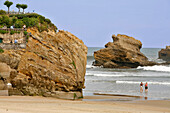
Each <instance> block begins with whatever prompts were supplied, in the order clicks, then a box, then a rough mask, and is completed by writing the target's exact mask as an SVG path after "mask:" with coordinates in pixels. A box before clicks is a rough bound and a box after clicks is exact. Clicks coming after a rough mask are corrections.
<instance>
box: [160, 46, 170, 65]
mask: <svg viewBox="0 0 170 113" xmlns="http://www.w3.org/2000/svg"><path fill="white" fill-rule="evenodd" d="M159 59H163V60H164V61H167V62H168V63H170V46H166V49H162V50H161V51H159Z"/></svg>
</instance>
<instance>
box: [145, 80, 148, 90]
mask: <svg viewBox="0 0 170 113" xmlns="http://www.w3.org/2000/svg"><path fill="white" fill-rule="evenodd" d="M145 92H146V93H147V92H148V83H147V82H146V84H145Z"/></svg>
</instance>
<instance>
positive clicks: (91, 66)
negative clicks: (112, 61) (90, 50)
mask: <svg viewBox="0 0 170 113" xmlns="http://www.w3.org/2000/svg"><path fill="white" fill-rule="evenodd" d="M86 68H101V66H93V65H86Z"/></svg>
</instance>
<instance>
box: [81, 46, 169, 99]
mask: <svg viewBox="0 0 170 113" xmlns="http://www.w3.org/2000/svg"><path fill="white" fill-rule="evenodd" d="M100 49H102V48H101V47H89V48H88V54H87V66H86V75H85V87H86V88H85V89H84V90H83V95H84V96H92V95H94V93H100V94H114V95H131V96H142V97H147V99H148V100H169V99H170V65H155V66H144V67H141V66H139V67H137V68H132V69H113V68H102V67H96V66H93V65H92V63H93V62H94V57H93V53H94V51H97V50H100ZM160 50H161V48H142V49H141V52H142V53H143V54H144V55H145V56H146V57H147V58H148V59H149V60H150V61H155V62H159V63H161V62H164V61H163V60H161V59H158V52H159V51H160ZM141 82H143V83H144V84H145V83H146V82H148V92H147V93H145V91H143V92H142V93H141V92H140V83H141Z"/></svg>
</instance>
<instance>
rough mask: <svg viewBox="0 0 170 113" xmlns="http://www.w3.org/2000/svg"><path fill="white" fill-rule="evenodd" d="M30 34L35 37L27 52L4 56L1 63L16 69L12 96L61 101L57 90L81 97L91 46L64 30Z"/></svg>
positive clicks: (13, 76)
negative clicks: (40, 96)
mask: <svg viewBox="0 0 170 113" xmlns="http://www.w3.org/2000/svg"><path fill="white" fill-rule="evenodd" d="M27 31H28V32H29V33H31V36H30V37H29V39H28V42H27V45H26V49H23V50H5V52H4V53H1V54H0V62H3V63H6V64H7V65H9V66H10V67H11V69H12V71H11V73H10V80H11V83H12V87H13V89H10V92H11V94H20V95H44V96H47V95H48V96H53V97H58V98H60V97H59V96H57V95H55V94H56V93H55V92H56V91H64V92H71V94H72V96H75V95H80V94H77V93H76V92H79V93H81V94H82V89H83V88H84V82H85V72H86V61H87V57H86V56H87V47H86V46H85V45H84V43H83V42H82V40H80V39H78V38H77V37H76V36H74V35H73V34H71V33H69V32H67V31H63V30H60V31H59V32H57V33H56V32H55V31H52V30H49V31H48V32H47V31H43V32H41V33H40V32H39V31H38V30H37V29H36V28H30V29H28V30H27ZM74 92H75V93H74ZM62 98H63V97H62ZM67 98H68V97H67ZM71 98H73V97H71ZM77 98H78V97H77Z"/></svg>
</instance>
